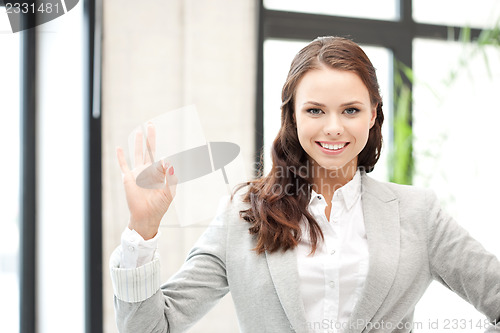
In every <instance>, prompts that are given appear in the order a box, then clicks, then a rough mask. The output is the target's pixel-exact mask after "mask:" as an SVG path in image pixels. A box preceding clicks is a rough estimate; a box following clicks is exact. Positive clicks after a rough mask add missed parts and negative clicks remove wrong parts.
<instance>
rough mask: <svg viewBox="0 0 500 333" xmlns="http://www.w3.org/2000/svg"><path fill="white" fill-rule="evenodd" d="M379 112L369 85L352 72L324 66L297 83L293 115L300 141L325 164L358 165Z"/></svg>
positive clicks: (332, 167) (332, 166)
mask: <svg viewBox="0 0 500 333" xmlns="http://www.w3.org/2000/svg"><path fill="white" fill-rule="evenodd" d="M376 114H377V113H376V107H374V106H372V105H371V102H370V95H369V93H368V89H367V88H366V86H365V85H364V83H363V81H361V79H360V77H359V76H358V75H357V74H355V73H353V72H349V71H342V70H336V69H331V68H327V67H324V66H323V67H322V68H321V69H316V70H311V71H309V72H307V73H306V74H305V75H304V76H303V77H302V79H301V80H300V82H299V84H298V86H297V90H296V93H295V113H294V115H295V120H296V123H297V133H298V137H299V142H300V144H301V146H302V148H303V149H304V150H305V152H306V153H307V154H308V155H309V158H311V159H312V160H313V161H314V162H316V163H317V164H318V165H320V166H321V167H323V168H326V169H329V170H337V169H341V168H343V167H345V166H346V165H348V166H352V165H354V166H356V165H357V159H358V154H359V153H360V152H361V151H362V150H363V148H364V147H365V145H366V142H367V141H368V133H369V130H370V128H371V127H372V126H373V124H374V123H375V117H376ZM313 161H311V162H313ZM314 162H313V163H314Z"/></svg>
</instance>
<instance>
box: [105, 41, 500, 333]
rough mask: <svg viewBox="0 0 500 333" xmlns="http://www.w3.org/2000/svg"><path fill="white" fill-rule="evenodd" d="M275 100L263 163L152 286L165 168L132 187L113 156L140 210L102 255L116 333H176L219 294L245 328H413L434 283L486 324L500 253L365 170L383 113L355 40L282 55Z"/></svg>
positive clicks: (495, 300) (133, 208)
mask: <svg viewBox="0 0 500 333" xmlns="http://www.w3.org/2000/svg"><path fill="white" fill-rule="evenodd" d="M282 102H283V103H282V108H281V111H282V117H281V119H282V121H281V127H280V130H279V132H278V134H277V136H276V139H275V140H274V142H273V146H272V162H273V165H272V168H271V171H270V172H269V173H268V174H266V175H264V176H262V177H260V178H257V179H255V180H253V181H249V182H247V183H244V184H241V185H240V186H239V187H237V188H236V189H235V191H234V194H233V196H231V198H230V199H229V200H227V201H223V202H222V204H221V206H220V207H219V211H218V213H217V214H216V217H215V218H214V221H213V224H212V225H211V226H210V227H209V228H208V229H207V230H206V231H205V232H204V234H203V235H202V237H201V238H200V239H199V241H198V242H197V243H196V245H195V246H194V247H193V249H192V250H191V252H190V254H189V255H188V258H187V260H186V262H185V263H184V265H183V266H182V267H181V269H180V270H179V271H178V272H177V273H176V274H174V275H173V276H172V277H171V278H170V279H169V280H168V281H167V282H166V283H165V284H163V285H161V286H160V283H159V269H160V260H159V256H158V254H156V253H155V248H156V243H157V241H158V236H157V234H156V233H157V229H158V226H159V223H160V219H161V216H162V215H163V214H165V213H166V212H167V210H168V209H169V207H170V204H171V202H172V201H173V200H174V196H175V193H172V192H169V191H170V190H169V189H168V186H169V183H170V182H171V180H172V178H171V177H169V176H168V175H167V173H166V170H163V173H164V178H165V184H164V187H163V188H160V189H154V190H151V191H149V192H148V191H143V190H141V191H137V189H136V187H137V186H136V184H135V182H134V173H135V172H136V171H137V170H130V169H128V167H127V165H126V164H125V163H124V162H123V161H124V159H123V156H122V154H121V153H119V154H118V158H119V160H120V165H121V167H122V172H123V175H124V185H125V194H126V198H127V202H128V206H129V211H130V216H131V217H137V216H141V218H140V219H138V218H134V226H133V227H134V230H131V229H129V228H127V229H125V231H124V233H123V238H122V245H121V246H119V247H118V248H117V249H116V250H115V252H114V253H113V254H112V257H111V278H112V280H113V284H114V293H115V309H116V312H117V317H116V318H117V324H118V326H119V328H120V330H122V331H123V332H130V331H133V332H135V331H138V330H139V329H141V330H142V331H143V332H155V331H170V332H183V331H186V330H187V329H189V327H191V325H193V324H194V323H195V322H196V321H197V320H199V319H200V318H201V317H202V316H204V315H205V313H206V312H207V311H208V310H209V309H210V308H211V307H212V306H213V305H214V304H216V303H217V302H218V300H219V299H220V298H222V297H223V296H224V295H226V294H227V293H228V292H229V291H230V292H231V294H232V297H233V301H234V306H235V310H236V313H237V316H238V322H239V326H240V329H241V331H243V332H276V333H280V332H290V329H292V331H295V332H301V333H306V332H307V333H309V332H311V331H312V332H318V330H320V329H334V328H335V329H336V330H338V331H339V332H348V331H349V332H362V331H363V332H381V331H383V332H410V331H411V327H412V323H413V312H414V309H415V305H416V304H417V303H418V301H419V300H420V298H421V297H422V295H423V294H424V292H425V290H426V289H427V287H428V286H429V284H430V283H431V281H433V280H437V281H440V282H442V283H443V284H444V285H445V286H448V287H449V288H450V289H451V290H453V291H454V292H455V293H457V294H458V295H460V296H461V297H462V298H464V299H465V300H466V301H468V302H469V303H471V304H472V305H474V306H475V307H476V308H477V309H478V310H479V311H480V312H482V313H483V314H484V315H485V316H486V318H487V319H486V321H485V322H487V323H488V325H490V326H491V327H493V325H496V323H497V321H498V320H499V319H500V313H499V309H498V304H499V303H500V286H499V285H498V281H499V280H500V262H499V261H498V259H497V258H496V257H495V256H494V255H493V254H491V253H489V252H487V251H486V250H485V249H484V248H483V247H482V246H481V244H480V243H479V242H477V241H476V240H475V239H473V238H472V237H471V236H470V235H469V234H468V233H467V231H466V230H464V229H463V228H462V227H460V225H458V224H457V223H456V222H455V221H454V220H453V219H452V218H450V217H449V216H448V215H447V214H446V213H444V212H443V211H442V210H441V208H440V206H439V203H438V200H437V198H436V196H435V195H434V193H433V192H432V191H430V190H427V189H422V188H417V187H411V186H403V185H398V184H393V183H384V182H379V181H377V180H375V179H373V178H371V177H369V176H368V175H367V173H369V172H371V171H372V170H373V168H374V166H375V164H376V162H377V160H378V158H379V156H380V147H381V144H382V142H381V140H382V137H381V126H382V123H383V120H384V116H383V113H382V101H381V98H380V94H379V87H378V82H377V77H376V75H375V69H374V68H373V66H372V64H371V62H370V61H369V60H368V57H367V56H366V54H365V53H364V52H363V51H362V50H361V48H360V47H359V46H358V45H357V44H356V43H354V42H353V41H351V40H348V39H345V38H339V37H321V38H317V39H315V40H314V41H312V42H311V43H309V44H308V45H307V46H305V47H304V48H303V49H302V50H301V51H300V52H299V53H298V54H297V56H296V57H295V58H294V60H293V61H292V64H291V67H290V71H289V73H288V76H287V80H286V82H285V84H284V87H283V92H282ZM151 135H154V134H151ZM139 152H140V151H139ZM136 155H137V156H139V157H141V156H142V154H136ZM144 163H145V164H148V163H151V161H150V160H148V157H147V156H146V157H145V158H144ZM283 170H287V171H288V170H289V171H290V172H283ZM141 203H142V204H141ZM148 204H153V207H154V209H146V208H147V206H148ZM144 228H147V230H148V231H147V232H143V230H144ZM152 236H154V237H153V238H152V239H149V238H151V237H152ZM146 239H148V240H147V241H146ZM135 248H137V251H135ZM137 252H140V254H139V253H137ZM136 253H137V254H136ZM477 272H481V274H480V275H478V274H477ZM256 304H258V306H255V305H256ZM255 318H259V320H258V321H256V320H255ZM324 323H327V324H328V327H325V326H323V324H324ZM381 327H382V328H383V329H381ZM495 328H499V329H500V325H497V326H496V327H495Z"/></svg>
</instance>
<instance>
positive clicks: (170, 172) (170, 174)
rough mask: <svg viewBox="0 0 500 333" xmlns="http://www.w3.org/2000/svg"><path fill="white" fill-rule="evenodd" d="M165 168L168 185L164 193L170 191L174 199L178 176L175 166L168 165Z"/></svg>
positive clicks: (166, 184)
mask: <svg viewBox="0 0 500 333" xmlns="http://www.w3.org/2000/svg"><path fill="white" fill-rule="evenodd" d="M165 167H166V172H165V176H166V177H165V178H166V183H165V188H164V191H169V192H170V194H171V195H172V197H174V196H175V190H176V188H177V183H178V179H177V176H176V175H175V170H174V166H173V165H166V166H165Z"/></svg>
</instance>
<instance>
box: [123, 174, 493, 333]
mask: <svg viewBox="0 0 500 333" xmlns="http://www.w3.org/2000/svg"><path fill="white" fill-rule="evenodd" d="M362 205H363V213H364V218H365V225H366V234H367V238H368V246H369V253H370V257H369V258H370V264H369V270H368V275H367V278H366V281H365V285H364V289H363V291H362V294H361V296H360V298H359V300H358V303H357V305H356V306H355V308H354V311H353V312H352V315H351V318H350V323H349V326H348V328H347V330H346V332H350V333H354V332H410V329H409V328H408V327H409V326H410V325H411V323H412V319H413V312H414V307H415V305H416V304H417V302H418V300H419V299H420V298H421V297H422V295H423V293H424V292H425V290H426V288H427V287H428V286H429V284H430V283H431V281H432V280H433V279H434V280H437V281H439V282H440V283H442V284H443V285H444V286H446V287H447V288H449V289H451V290H452V291H454V292H455V293H457V294H458V295H460V296H461V297H462V298H463V299H464V300H466V301H467V302H469V303H471V304H472V305H474V306H475V307H476V309H477V310H478V311H480V312H482V313H483V314H484V315H485V316H486V317H487V319H488V320H489V321H490V322H493V321H495V320H498V319H500V262H499V261H498V259H497V258H496V257H495V256H494V255H493V254H491V253H488V252H487V251H486V250H485V249H484V248H483V247H482V246H481V245H480V244H479V243H478V242H477V241H476V240H474V239H473V238H471V236H470V235H469V234H468V233H467V232H466V231H465V230H464V229H463V228H462V227H460V226H459V225H458V224H457V223H456V222H455V221H454V220H452V219H451V218H450V217H449V216H447V215H446V214H445V213H443V212H442V210H441V209H440V207H439V204H438V200H437V198H436V196H435V195H434V194H433V192H432V191H429V190H424V189H419V188H416V187H412V186H403V185H397V184H392V183H382V182H379V181H376V180H374V179H372V178H370V177H368V176H367V175H366V174H365V173H362ZM247 207H248V206H247V205H246V204H243V203H242V202H241V200H240V199H238V197H236V198H235V199H234V200H233V201H232V202H231V203H229V204H228V205H227V207H226V208H225V209H224V210H223V211H222V212H221V213H220V214H218V216H217V217H216V222H218V224H219V226H215V225H212V226H210V227H208V228H207V230H206V232H205V233H204V234H203V236H202V237H201V238H200V239H199V240H198V242H197V243H196V245H195V246H194V248H193V249H192V250H191V252H190V253H189V255H188V257H187V259H186V262H185V264H184V265H183V267H182V268H181V270H180V271H179V272H178V273H177V274H175V275H174V276H173V277H172V278H171V279H170V280H169V281H168V282H166V283H165V284H164V285H162V287H161V289H160V290H158V291H157V292H156V293H155V294H154V295H153V296H152V297H150V298H148V299H146V300H145V301H143V302H138V303H127V302H123V301H121V300H119V299H117V298H116V297H115V309H116V314H117V317H116V320H117V324H118V327H119V329H120V332H134V333H137V332H172V333H173V332H184V331H185V330H187V329H188V328H189V327H190V326H191V325H193V324H194V323H195V322H196V321H197V320H198V319H200V318H201V317H202V316H203V315H204V314H205V313H206V312H207V311H208V310H209V309H210V308H211V307H212V306H213V305H215V303H217V302H218V300H219V299H220V298H221V297H223V296H224V295H225V294H226V293H227V292H229V291H230V292H231V294H232V298H233V301H234V306H235V309H236V313H237V315H238V322H239V326H240V330H241V332H247V333H262V332H271V333H281V332H301V333H305V332H307V327H308V323H306V318H305V311H304V306H303V303H302V300H301V296H300V291H299V278H298V272H297V259H296V252H295V251H294V250H290V251H287V252H281V251H280V252H276V253H272V254H271V253H265V254H262V255H257V254H256V253H255V251H252V249H253V248H254V247H255V239H254V236H252V235H250V234H249V232H248V227H249V224H248V223H246V222H245V221H243V220H242V219H241V218H240V217H239V211H240V210H243V209H246V208H247ZM216 224H217V223H216ZM498 327H500V325H498Z"/></svg>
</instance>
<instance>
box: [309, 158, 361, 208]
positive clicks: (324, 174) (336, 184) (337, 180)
mask: <svg viewBox="0 0 500 333" xmlns="http://www.w3.org/2000/svg"><path fill="white" fill-rule="evenodd" d="M312 167H313V172H312V176H313V177H312V184H313V190H315V191H316V192H317V193H321V194H322V195H323V196H324V197H325V198H327V199H330V200H331V198H332V197H333V194H334V193H335V191H336V190H338V189H339V188H341V187H342V186H344V185H345V184H347V183H348V182H350V181H351V180H352V179H353V178H354V175H355V174H356V171H357V161H356V160H353V161H351V162H349V163H348V164H346V165H344V166H343V167H342V168H339V169H336V170H329V169H325V168H323V167H321V166H319V165H318V164H317V163H316V162H313V163H312Z"/></svg>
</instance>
